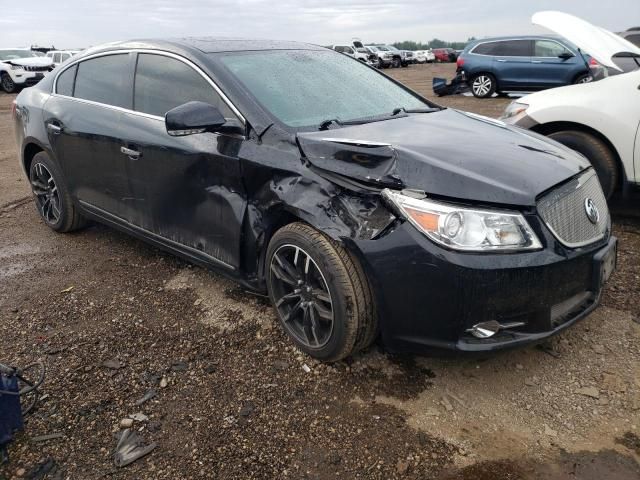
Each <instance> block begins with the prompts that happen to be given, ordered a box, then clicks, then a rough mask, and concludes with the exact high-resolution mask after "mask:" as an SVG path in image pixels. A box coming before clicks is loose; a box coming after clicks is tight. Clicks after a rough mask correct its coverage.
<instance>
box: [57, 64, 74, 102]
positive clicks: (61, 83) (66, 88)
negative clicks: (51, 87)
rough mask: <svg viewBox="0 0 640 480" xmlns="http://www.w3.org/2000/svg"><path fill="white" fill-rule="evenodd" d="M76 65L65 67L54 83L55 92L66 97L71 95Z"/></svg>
mask: <svg viewBox="0 0 640 480" xmlns="http://www.w3.org/2000/svg"><path fill="white" fill-rule="evenodd" d="M77 69H78V65H74V66H73V67H70V68H67V69H66V70H65V71H64V72H62V73H61V74H60V75H59V76H58V83H56V93H57V94H59V95H66V96H67V97H73V82H74V81H75V79H76V70H77Z"/></svg>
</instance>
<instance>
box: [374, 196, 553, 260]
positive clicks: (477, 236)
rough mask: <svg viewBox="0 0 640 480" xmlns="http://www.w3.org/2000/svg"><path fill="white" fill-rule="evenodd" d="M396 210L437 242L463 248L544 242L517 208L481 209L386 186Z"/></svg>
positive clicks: (528, 246)
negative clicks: (427, 197)
mask: <svg viewBox="0 0 640 480" xmlns="http://www.w3.org/2000/svg"><path fill="white" fill-rule="evenodd" d="M382 196H383V197H384V198H385V199H386V200H387V201H388V202H389V203H390V204H391V205H392V207H394V210H395V211H396V212H397V213H398V214H399V215H400V216H401V217H403V218H405V219H406V220H408V221H409V222H411V223H412V224H413V226H415V227H416V228H417V229H418V230H420V231H421V232H422V233H424V234H425V235H426V236H427V237H428V238H430V239H431V240H433V241H434V242H436V243H438V244H440V245H442V246H445V247H448V248H451V249H454V250H463V251H473V252H482V251H514V250H535V249H539V248H542V244H541V243H540V240H538V237H537V236H536V234H535V233H534V232H533V230H532V229H531V227H530V226H529V224H528V223H527V221H526V220H525V219H524V217H523V216H522V215H521V214H520V213H517V212H511V211H504V210H480V209H476V208H469V207H461V206H457V205H453V204H447V203H441V202H435V201H433V200H429V199H426V198H422V199H420V198H414V197H411V196H408V195H405V194H403V193H400V192H397V191H393V190H389V189H385V190H383V191H382Z"/></svg>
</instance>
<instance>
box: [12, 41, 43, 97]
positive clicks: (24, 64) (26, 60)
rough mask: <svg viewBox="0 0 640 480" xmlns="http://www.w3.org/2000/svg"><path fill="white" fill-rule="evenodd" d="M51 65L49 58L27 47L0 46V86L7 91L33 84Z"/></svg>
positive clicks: (41, 77) (40, 78)
mask: <svg viewBox="0 0 640 480" xmlns="http://www.w3.org/2000/svg"><path fill="white" fill-rule="evenodd" d="M53 67H54V65H53V62H52V61H51V59H50V58H47V57H42V56H40V55H39V54H38V53H37V52H34V51H32V50H30V49H28V48H0V86H2V89H3V90H4V91H5V92H7V93H14V92H15V91H16V90H18V88H21V87H31V86H33V85H35V84H36V83H38V82H39V81H40V80H42V79H43V78H44V75H45V74H46V73H47V72H50V71H51V70H53Z"/></svg>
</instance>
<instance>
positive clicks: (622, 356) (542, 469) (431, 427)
mask: <svg viewBox="0 0 640 480" xmlns="http://www.w3.org/2000/svg"><path fill="white" fill-rule="evenodd" d="M388 73H390V74H391V75H393V76H394V77H396V78H398V79H400V80H401V81H403V82H405V83H406V84H408V85H409V86H411V87H412V88H414V89H416V90H417V91H419V92H421V93H423V94H425V95H427V96H432V94H431V78H432V77H433V76H434V75H436V76H445V77H447V78H451V76H452V74H453V68H452V66H450V65H423V66H412V67H409V68H407V69H398V70H390V71H388ZM12 98H13V97H12V96H9V95H6V94H2V93H0V361H2V362H5V363H10V364H15V365H26V364H28V363H30V362H32V361H34V360H36V359H42V360H44V361H46V364H47V367H48V373H47V379H46V382H45V384H44V386H43V388H42V391H43V394H44V395H45V396H44V398H43V399H42V401H41V402H40V403H39V405H38V407H37V409H36V410H35V411H34V412H33V414H32V415H30V416H29V417H28V419H27V423H26V426H25V431H24V432H23V433H19V434H18V435H17V436H16V439H15V442H14V443H12V444H11V446H10V454H11V461H10V463H9V464H8V465H7V466H4V467H0V479H4V478H19V477H24V478H58V479H62V478H72V479H97V478H114V479H120V478H128V479H129V478H131V479H133V478H135V479H145V478H149V479H151V478H153V479H164V478H166V479H176V478H179V479H187V478H219V479H231V478H234V479H236V478H237V479H250V478H255V479H270V478H295V479H298V478H300V479H302V478H305V479H335V478H344V479H356V478H357V479H393V478H407V479H436V480H458V479H460V480H462V479H468V480H484V479H486V480H489V479H490V480H515V479H522V480H533V479H552V480H565V479H566V480H568V479H572V480H575V479H579V480H591V479H593V480H596V479H598V480H599V479H605V478H607V479H608V478H610V479H621V480H627V479H638V478H640V463H639V460H640V428H639V427H640V324H639V323H638V322H640V319H639V317H640V220H639V219H638V217H636V218H635V219H634V218H631V217H625V216H623V215H615V216H614V230H615V234H616V235H617V236H618V237H619V239H620V247H619V248H620V250H619V252H620V256H619V269H618V271H617V272H616V273H615V274H614V276H613V277H612V279H611V281H610V283H609V286H608V288H607V291H606V293H605V295H604V299H603V302H602V306H601V307H600V308H599V309H598V310H597V311H596V312H594V313H593V314H592V315H590V316H589V317H588V318H587V319H585V320H584V321H582V322H580V323H579V324H578V325H576V326H574V327H573V328H571V329H570V330H569V331H567V332H566V333H563V334H562V335H560V336H558V337H557V338H555V339H553V340H552V341H551V342H549V343H548V344H545V345H544V346H543V347H542V348H540V347H531V348H526V349H521V350H517V351H511V352H506V353H502V354H499V355H495V356H491V357H487V358H481V359H478V358H476V359H470V358H444V359H443V358H429V357H394V356H391V355H388V354H387V353H385V352H384V351H383V350H382V349H381V348H380V347H378V346H376V347H373V348H371V349H370V350H369V351H367V352H364V353H363V354H361V355H358V356H357V357H356V358H352V359H349V360H348V361H345V362H340V363H337V364H334V365H331V366H326V365H322V364H318V363H316V362H314V361H312V360H311V359H309V358H307V357H305V356H303V355H301V354H300V353H299V352H298V351H297V350H296V349H295V348H293V347H292V346H291V344H290V342H289V341H288V340H287V339H286V337H285V336H284V334H283V333H282V331H281V329H280V328H279V325H278V323H277V321H276V317H275V315H274V313H273V311H272V310H271V308H270V307H269V305H268V304H267V303H266V302H265V301H264V300H263V299H262V298H259V297H256V296H253V295H250V294H248V293H245V292H244V291H242V290H241V289H240V288H239V287H238V286H237V285H236V284H234V283H233V282H230V281H228V280H226V279H224V278H222V277H220V276H218V275H216V274H213V273H210V272H207V271H204V270H202V269H200V268H197V267H192V266H191V265H188V264H186V263H185V262H183V261H181V260H178V259H176V258H174V257H172V256H170V255H167V254H165V253H162V252H160V251H158V250H156V249H154V248H152V247H149V246H147V245H145V244H144V243H142V242H139V241H137V240H134V239H132V238H129V237H127V236H126V235H124V234H121V233H119V232H116V231H114V230H111V229H109V228H106V227H103V226H100V225H94V226H91V227H90V228H88V229H86V230H84V231H82V232H78V233H75V234H71V235H60V234H56V233H53V232H52V231H50V230H49V229H48V228H47V227H45V226H44V225H43V223H42V222H40V221H39V218H38V216H37V213H36V211H35V208H34V207H33V204H32V202H30V201H29V193H30V192H29V189H28V185H27V182H26V181H25V179H24V178H23V177H22V172H21V171H20V167H19V166H18V163H17V160H16V147H15V145H14V137H13V130H12V125H11V121H10V102H11V100H12ZM439 101H440V102H441V103H442V104H444V105H447V106H451V107H455V108H461V109H465V110H470V111H473V112H476V113H480V114H485V115H489V116H498V115H499V114H500V113H501V111H502V110H503V108H504V106H505V105H506V104H507V103H508V102H509V99H498V98H496V99H489V100H478V99H475V98H472V97H471V98H470V97H463V96H458V97H449V98H443V99H441V100H439ZM461 141H464V139H461ZM627 207H628V210H630V211H633V210H635V211H636V212H638V211H640V208H639V207H640V205H638V204H635V205H631V206H630V207H629V206H627ZM307 367H308V368H307ZM146 394H148V395H146ZM145 395H146V396H147V397H152V398H150V399H148V400H147V401H144V402H141V401H142V400H143V397H145ZM138 413H141V414H142V415H136V414H138ZM130 415H134V416H135V417H136V420H134V421H133V429H134V430H135V431H136V432H138V434H139V435H140V436H141V437H142V438H143V439H144V442H145V443H147V444H150V443H152V442H156V443H157V447H156V448H155V449H154V450H153V451H152V453H151V454H149V455H148V456H146V457H145V458H143V459H140V460H138V461H136V462H135V463H132V464H131V465H129V466H126V467H123V468H118V467H116V466H114V462H113V458H112V454H113V451H114V448H115V445H116V443H117V436H118V433H119V432H120V431H121V422H122V420H123V419H127V418H128V417H129V416H130ZM50 434H57V435H54V437H55V438H52V439H49V440H45V439H42V438H38V437H40V436H43V435H50Z"/></svg>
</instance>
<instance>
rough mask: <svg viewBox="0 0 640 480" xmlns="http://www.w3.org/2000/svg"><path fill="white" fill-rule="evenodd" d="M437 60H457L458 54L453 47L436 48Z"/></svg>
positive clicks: (434, 50) (434, 52) (434, 51)
mask: <svg viewBox="0 0 640 480" xmlns="http://www.w3.org/2000/svg"><path fill="white" fill-rule="evenodd" d="M433 54H434V55H435V56H436V62H455V61H456V59H457V58H458V56H457V55H456V51H455V50H454V49H453V48H434V49H433Z"/></svg>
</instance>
